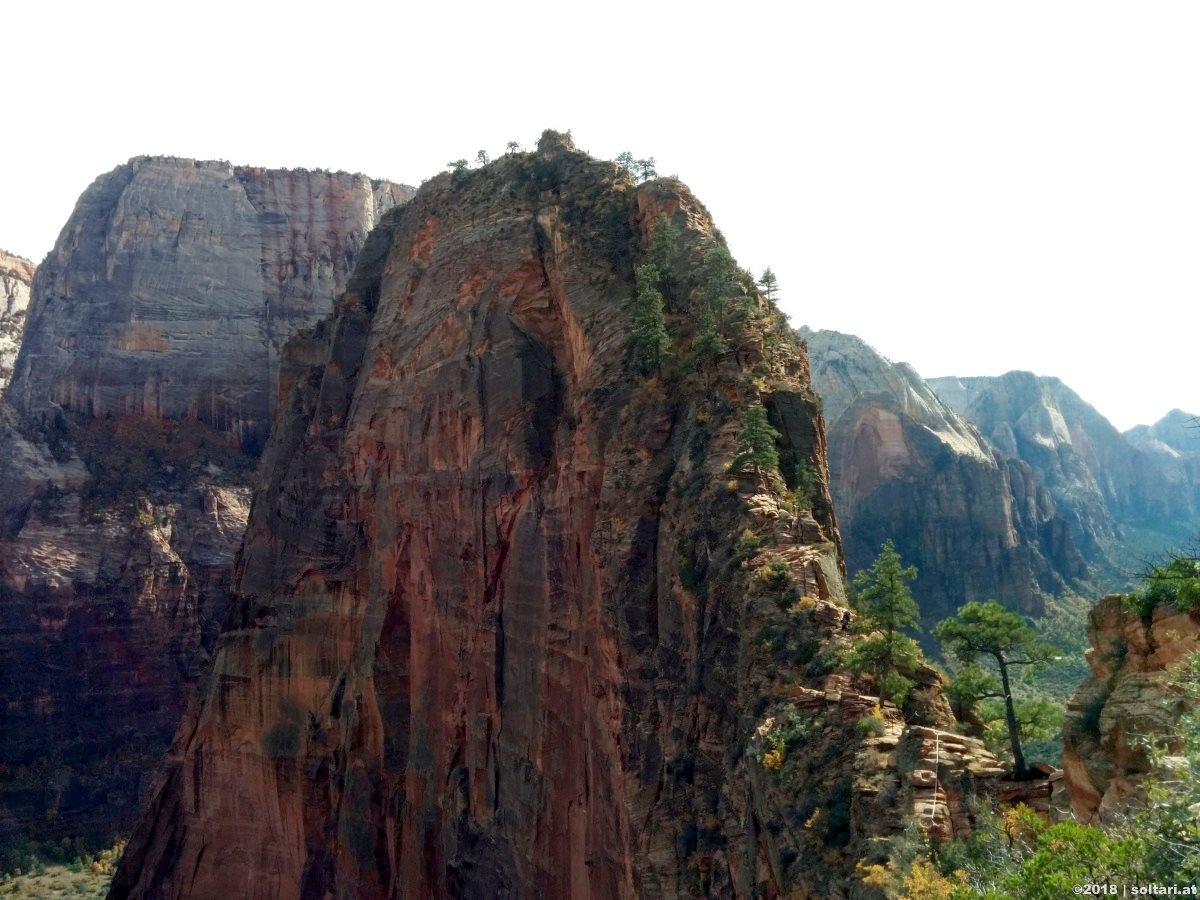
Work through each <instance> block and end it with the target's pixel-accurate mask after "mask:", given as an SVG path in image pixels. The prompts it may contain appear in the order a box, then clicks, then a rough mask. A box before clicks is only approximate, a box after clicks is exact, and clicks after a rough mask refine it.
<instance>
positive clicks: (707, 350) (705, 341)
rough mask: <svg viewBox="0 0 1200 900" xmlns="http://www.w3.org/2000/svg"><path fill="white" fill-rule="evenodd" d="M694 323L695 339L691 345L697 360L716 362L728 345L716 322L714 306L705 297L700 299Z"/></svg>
mask: <svg viewBox="0 0 1200 900" xmlns="http://www.w3.org/2000/svg"><path fill="white" fill-rule="evenodd" d="M696 325H697V327H696V341H695V343H694V344H693V345H692V347H693V349H694V350H695V352H696V358H697V360H698V361H699V362H701V363H702V364H709V363H715V362H717V360H719V359H720V358H721V356H722V354H724V353H725V352H726V351H727V350H728V349H729V346H728V345H727V344H726V343H725V338H724V337H722V336H721V329H720V327H719V326H718V324H717V311H716V306H715V304H713V303H712V301H710V300H709V299H708V298H707V297H702V298H701V300H700V315H699V320H698V322H697V323H696Z"/></svg>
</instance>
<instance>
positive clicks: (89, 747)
mask: <svg viewBox="0 0 1200 900" xmlns="http://www.w3.org/2000/svg"><path fill="white" fill-rule="evenodd" d="M408 194H409V189H408V188H404V187H402V186H399V185H394V184H390V183H387V182H373V181H371V180H369V179H367V178H365V177H363V176H361V175H346V174H340V173H339V174H328V173H323V172H299V171H292V172H284V171H269V170H265V169H255V168H244V167H233V166H230V165H227V164H224V163H198V162H192V161H190V160H179V159H135V160H133V161H131V162H130V163H128V164H126V165H124V166H119V167H118V168H117V169H115V170H114V171H112V172H110V173H109V174H107V175H104V176H102V177H101V178H99V179H98V180H97V181H96V182H95V183H94V184H93V185H92V186H91V187H90V188H89V189H88V190H87V191H86V192H85V193H84V195H83V197H82V198H81V199H80V202H79V205H78V207H77V208H76V210H75V212H74V213H73V215H72V216H71V219H70V221H69V222H68V223H67V226H66V227H65V228H64V230H63V232H62V234H61V236H60V238H59V240H58V243H57V245H56V246H55V248H54V250H53V251H52V252H51V254H50V255H49V257H48V258H47V261H46V263H45V265H44V266H43V267H42V268H41V269H40V270H39V272H38V275H37V277H36V278H35V279H34V281H33V288H32V298H31V300H30V303H29V325H28V328H27V329H26V333H25V341H24V344H23V348H22V352H21V355H20V359H19V363H18V375H17V377H16V379H15V381H14V382H13V384H12V386H11V387H10V391H9V394H8V397H7V398H6V399H5V400H0V485H2V486H3V490H2V491H0V620H2V621H3V622H4V623H5V624H4V628H3V629H0V694H3V696H4V698H5V704H6V705H5V707H4V715H5V718H4V727H3V728H0V760H3V761H4V762H5V763H6V764H7V765H6V766H4V767H0V840H3V839H5V838H8V837H11V836H12V835H14V834H23V835H26V836H30V837H33V838H35V839H37V840H45V839H49V838H52V839H57V838H58V837H60V836H62V835H85V836H89V837H91V838H92V839H94V840H97V841H111V839H112V837H113V836H114V835H115V834H120V833H122V831H123V830H124V829H126V828H127V827H128V825H129V824H130V819H131V818H132V815H133V813H134V811H135V808H136V804H137V802H138V793H139V791H140V790H143V789H144V787H145V779H144V776H145V775H146V773H147V772H148V771H150V770H151V769H152V768H153V767H154V766H155V765H156V764H157V762H158V759H159V757H160V755H161V752H162V750H163V748H164V747H165V746H166V744H167V742H168V740H169V738H170V735H171V734H172V733H173V731H174V729H175V727H176V725H177V724H178V721H179V717H180V716H181V714H182V713H183V711H184V709H185V707H186V705H187V702H188V697H189V695H190V693H191V692H192V690H193V689H194V687H195V684H196V682H197V679H198V678H199V677H200V673H201V672H202V671H203V670H204V667H205V665H206V663H207V659H208V654H209V651H210V650H211V648H212V646H213V643H214V641H215V639H216V633H217V631H218V629H219V626H220V623H221V621H222V619H223V618H224V613H225V607H226V603H227V599H228V596H229V585H230V578H231V573H232V569H233V561H234V555H235V552H236V549H237V545H238V543H239V542H240V540H241V538H242V533H243V531H244V530H245V525H246V521H247V517H248V514H249V496H250V485H251V481H252V479H253V471H254V467H255V460H256V453H257V449H258V448H259V447H260V446H261V443H262V439H263V435H264V434H265V432H266V430H267V428H268V426H269V423H270V419H271V415H272V410H273V409H274V404H275V397H276V375H277V370H278V368H279V367H278V362H277V352H278V348H279V346H280V345H281V344H282V343H283V342H284V341H285V340H286V339H287V338H288V337H289V336H290V335H291V334H292V333H294V332H296V331H297V330H299V329H301V328H303V327H305V326H308V325H310V324H311V323H313V322H314V321H316V320H317V319H319V318H321V317H323V316H326V315H328V314H329V312H330V311H331V310H332V308H333V298H334V296H335V294H336V293H337V292H339V291H340V290H341V289H342V288H343V287H344V284H345V281H346V279H347V277H348V274H349V272H350V270H351V268H352V266H353V264H354V262H355V257H356V255H357V252H358V250H359V248H360V247H361V245H362V243H363V241H364V240H365V236H366V234H367V232H368V231H369V230H370V229H371V227H372V226H373V225H374V223H375V222H376V221H377V219H378V218H379V216H380V215H381V214H382V213H383V212H384V211H385V210H387V209H388V208H390V207H391V206H393V205H394V204H396V203H397V202H399V201H401V200H403V199H405V198H406V197H407V196H408ZM27 280H28V279H26V281H27ZM8 399H11V400H12V401H13V405H12V406H10V405H9V403H8V402H7V400H8ZM14 406H15V408H14Z"/></svg>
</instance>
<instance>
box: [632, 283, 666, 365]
mask: <svg viewBox="0 0 1200 900" xmlns="http://www.w3.org/2000/svg"><path fill="white" fill-rule="evenodd" d="M635 276H636V280H637V296H636V298H635V300H634V307H633V333H632V334H631V335H630V338H629V344H630V350H631V351H632V353H633V363H634V365H635V366H636V367H637V370H638V371H639V372H640V373H641V374H643V375H651V374H653V373H654V372H657V371H658V369H659V368H660V367H661V366H662V364H663V360H664V359H665V358H666V356H667V352H668V351H669V350H670V347H671V337H670V335H668V334H667V324H666V309H665V307H664V304H663V296H662V293H661V292H660V291H659V289H658V280H659V275H658V269H656V268H655V267H654V266H653V265H650V264H646V265H642V266H638V268H637V272H636V273H635Z"/></svg>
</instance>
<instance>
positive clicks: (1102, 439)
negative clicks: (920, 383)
mask: <svg viewBox="0 0 1200 900" xmlns="http://www.w3.org/2000/svg"><path fill="white" fill-rule="evenodd" d="M929 383H930V385H931V386H932V387H933V388H934V390H936V391H937V392H938V394H939V396H941V397H942V398H943V399H944V400H945V401H946V402H947V403H948V404H949V405H950V406H951V407H953V408H954V409H955V410H956V411H958V412H959V413H960V414H961V415H962V416H963V417H964V418H966V419H968V420H969V421H972V422H974V423H975V424H976V425H977V426H978V427H979V429H980V431H982V432H983V434H984V435H986V436H987V437H988V439H989V440H991V441H992V443H993V444H995V445H996V446H997V447H998V448H999V449H1000V451H1001V452H1002V453H1004V454H1005V455H1007V456H1010V457H1013V458H1016V459H1020V460H1023V461H1024V462H1026V463H1028V464H1029V465H1030V466H1031V467H1032V468H1033V469H1034V471H1035V472H1037V474H1038V478H1039V480H1040V481H1041V482H1042V483H1043V484H1045V485H1046V487H1047V488H1048V489H1049V490H1050V492H1051V494H1053V495H1054V498H1055V501H1056V503H1057V505H1058V509H1059V511H1060V513H1061V514H1062V515H1063V517H1064V518H1065V519H1067V520H1068V521H1069V522H1070V523H1071V530H1072V534H1073V536H1074V538H1075V540H1076V542H1077V543H1078V544H1079V546H1080V547H1081V549H1082V550H1083V552H1084V553H1085V554H1086V555H1088V556H1089V558H1093V559H1096V560H1100V559H1101V558H1102V557H1104V556H1105V555H1111V554H1113V552H1114V548H1117V547H1119V546H1120V545H1121V543H1122V542H1123V541H1127V540H1129V539H1130V537H1131V536H1132V535H1133V534H1134V533H1135V532H1148V533H1149V534H1150V535H1153V536H1155V537H1157V538H1158V539H1159V540H1161V541H1164V542H1167V543H1170V542H1172V541H1178V540H1181V539H1187V538H1189V537H1193V536H1194V531H1195V529H1196V527H1197V526H1198V525H1200V490H1198V488H1200V478H1197V476H1198V475H1200V471H1195V472H1189V471H1188V470H1187V467H1186V466H1184V467H1182V469H1181V468H1180V467H1178V466H1172V465H1164V454H1161V453H1157V452H1147V450H1146V449H1144V448H1143V449H1140V448H1139V447H1137V446H1135V444H1134V443H1131V441H1130V440H1128V439H1127V438H1126V437H1125V436H1123V435H1122V434H1121V433H1120V432H1118V431H1117V429H1116V428H1114V427H1113V425H1112V424H1111V423H1110V422H1109V421H1108V420H1107V419H1105V418H1104V416H1102V415H1101V414H1100V413H1099V412H1097V411H1096V409H1095V408H1094V407H1092V406H1091V405H1089V404H1088V403H1086V402H1085V401H1084V400H1083V399H1082V398H1080V397H1079V395H1078V394H1076V393H1075V392H1074V391H1072V390H1071V389H1070V388H1069V387H1067V386H1066V385H1065V384H1063V383H1062V382H1061V381H1060V380H1059V379H1057V378H1047V377H1039V376H1036V375H1033V374H1031V373H1029V372H1009V373H1008V374H1006V375H1001V376H999V377H995V378H988V377H984V378H953V377H951V378H934V379H931V380H930V382H929ZM1162 430H1163V431H1164V432H1165V433H1170V432H1172V429H1171V427H1170V424H1169V423H1167V424H1164V425H1163V429H1162ZM1139 434H1140V432H1139ZM1163 446H1169V445H1167V444H1163ZM1165 456H1167V457H1169V456H1170V454H1166V455H1165ZM1166 462H1170V460H1169V459H1168V460H1166ZM1141 552H1143V553H1144V552H1145V551H1144V550H1141ZM1117 555H1120V554H1119V551H1118V553H1117Z"/></svg>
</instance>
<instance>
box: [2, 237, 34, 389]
mask: <svg viewBox="0 0 1200 900" xmlns="http://www.w3.org/2000/svg"><path fill="white" fill-rule="evenodd" d="M34 271H35V267H34V265H33V263H31V262H30V261H29V260H27V259H22V258H21V257H19V256H13V255H12V254H11V253H5V252H4V251H3V250H0V394H2V393H3V392H4V389H5V388H6V387H7V386H8V380H9V378H11V377H12V373H13V365H14V364H15V363H16V360H17V350H18V349H19V348H20V346H21V335H22V333H23V332H24V331H25V315H26V311H27V310H28V308H29V286H30V285H31V284H32V283H33V273H34Z"/></svg>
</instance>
